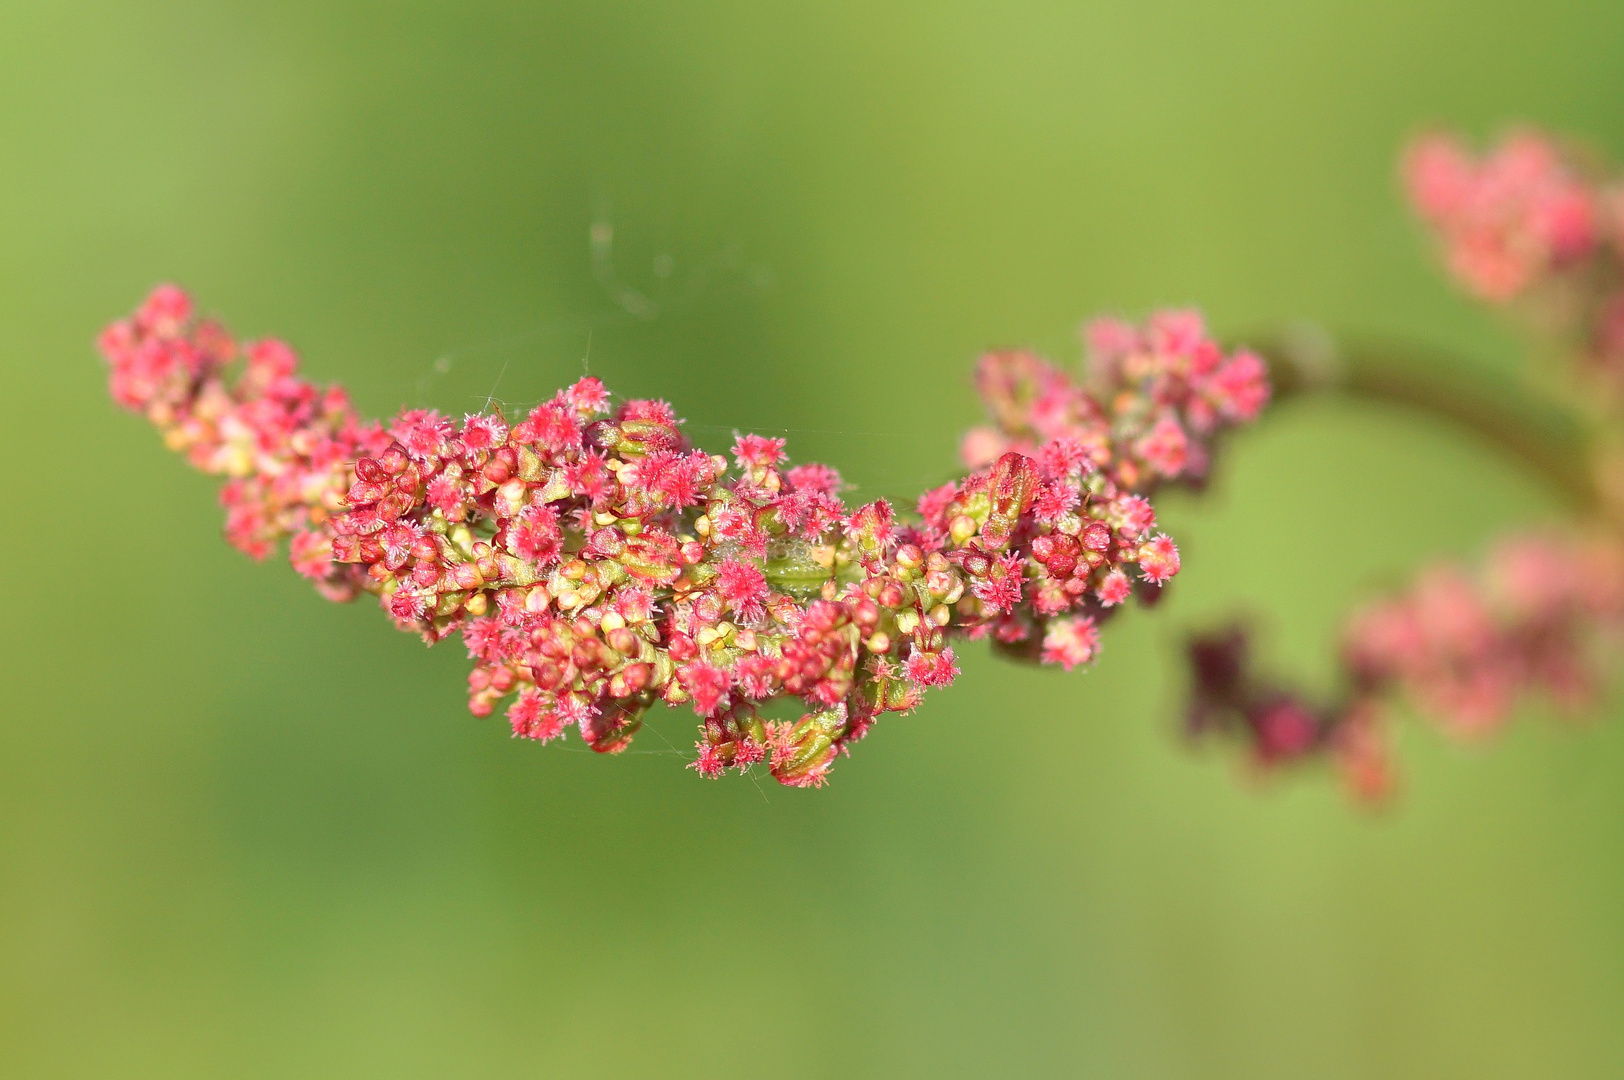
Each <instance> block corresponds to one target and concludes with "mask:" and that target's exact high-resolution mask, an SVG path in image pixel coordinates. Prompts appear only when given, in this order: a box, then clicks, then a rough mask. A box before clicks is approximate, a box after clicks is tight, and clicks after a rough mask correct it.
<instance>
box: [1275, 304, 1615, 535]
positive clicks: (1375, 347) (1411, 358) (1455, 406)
mask: <svg viewBox="0 0 1624 1080" xmlns="http://www.w3.org/2000/svg"><path fill="white" fill-rule="evenodd" d="M1256 351H1257V352H1258V355H1259V356H1261V357H1263V359H1264V360H1266V361H1267V362H1268V365H1269V377H1270V380H1271V381H1272V382H1273V384H1274V390H1275V399H1276V401H1278V402H1285V401H1290V400H1296V399H1309V398H1312V397H1313V396H1314V395H1316V394H1321V393H1337V394H1343V395H1346V396H1349V397H1354V398H1361V399H1365V400H1369V401H1375V402H1381V403H1385V404H1390V405H1398V406H1401V407H1404V408H1408V409H1411V410H1413V411H1416V412H1420V413H1423V414H1425V415H1427V416H1429V417H1441V418H1443V419H1445V420H1447V421H1449V422H1450V423H1453V424H1454V425H1456V426H1457V427H1460V428H1464V429H1465V430H1466V431H1468V432H1470V433H1471V434H1472V435H1474V436H1476V437H1477V438H1478V439H1479V440H1481V441H1482V442H1485V443H1487V444H1488V445H1490V446H1492V447H1493V448H1495V449H1496V450H1498V451H1500V452H1501V453H1503V454H1504V455H1506V456H1507V457H1509V458H1510V459H1511V460H1513V461H1514V462H1516V463H1517V464H1519V465H1521V466H1522V467H1523V468H1525V469H1528V470H1529V471H1531V472H1533V473H1534V474H1536V475H1537V476H1539V477H1540V478H1541V479H1542V480H1544V481H1545V482H1546V483H1547V484H1549V485H1550V486H1551V488H1552V489H1553V490H1555V491H1556V492H1558V493H1559V494H1560V495H1561V496H1562V498H1563V499H1564V500H1565V501H1567V502H1568V503H1570V504H1571V505H1572V506H1573V508H1574V509H1576V510H1582V511H1592V510H1595V509H1597V508H1598V505H1599V503H1600V501H1601V499H1600V495H1599V492H1598V491H1597V486H1596V481H1595V477H1594V475H1593V472H1592V467H1591V459H1590V444H1589V439H1588V437H1587V434H1586V432H1585V430H1584V427H1583V425H1582V424H1581V423H1580V421H1579V419H1578V417H1577V416H1575V415H1574V413H1573V412H1572V411H1571V410H1569V409H1566V408H1564V407H1563V406H1562V405H1561V404H1560V403H1558V402H1556V401H1554V400H1552V399H1550V398H1549V397H1547V396H1545V395H1543V394H1541V393H1539V392H1538V391H1537V390H1534V389H1533V388H1530V387H1528V386H1525V385H1523V384H1520V383H1517V382H1514V381H1512V380H1510V379H1507V378H1504V377H1503V376H1500V375H1498V374H1497V373H1495V372H1493V371H1488V370H1484V369H1483V368H1481V367H1479V366H1476V365H1470V364H1467V363H1466V362H1464V361H1462V360H1460V359H1458V358H1456V357H1454V356H1451V355H1449V354H1448V353H1445V352H1442V351H1440V350H1436V349H1431V348H1427V347H1422V346H1416V345H1414V344H1401V343H1397V342H1390V341H1381V340H1376V339H1366V340H1362V341H1361V340H1357V339H1355V340H1351V341H1342V342H1337V343H1335V344H1333V343H1332V342H1331V341H1330V340H1329V339H1328V338H1326V337H1324V336H1323V335H1321V334H1317V333H1315V334H1309V333H1299V334H1288V335H1283V336H1280V337H1277V338H1275V339H1274V341H1273V342H1272V343H1270V344H1267V345H1265V346H1263V347H1262V348H1259V349H1257V350H1256Z"/></svg>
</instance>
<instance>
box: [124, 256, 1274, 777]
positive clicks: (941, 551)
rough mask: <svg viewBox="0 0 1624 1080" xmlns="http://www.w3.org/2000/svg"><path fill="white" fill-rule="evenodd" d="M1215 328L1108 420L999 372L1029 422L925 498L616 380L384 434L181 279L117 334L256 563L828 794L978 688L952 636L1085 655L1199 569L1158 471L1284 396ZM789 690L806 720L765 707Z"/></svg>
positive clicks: (601, 724)
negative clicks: (873, 492) (365, 600)
mask: <svg viewBox="0 0 1624 1080" xmlns="http://www.w3.org/2000/svg"><path fill="white" fill-rule="evenodd" d="M1158 327H1159V328H1158ZM1198 327H1199V320H1198V319H1197V320H1195V321H1194V322H1193V323H1192V321H1191V317H1188V316H1179V317H1178V318H1177V319H1174V320H1172V321H1171V322H1169V323H1168V324H1167V325H1166V326H1161V324H1158V323H1154V322H1153V324H1152V329H1151V330H1149V331H1146V335H1145V337H1144V341H1146V342H1154V343H1155V344H1154V346H1153V347H1154V349H1155V350H1158V351H1156V352H1155V353H1154V356H1153V357H1145V356H1140V355H1139V354H1138V353H1125V354H1124V355H1123V356H1122V357H1119V358H1118V359H1119V360H1120V364H1119V366H1120V367H1121V368H1122V370H1124V371H1125V372H1126V371H1129V370H1130V369H1131V371H1132V372H1133V374H1131V375H1125V376H1124V378H1125V379H1128V380H1129V381H1131V382H1132V385H1133V386H1135V387H1138V388H1139V390H1138V392H1140V393H1142V394H1143V395H1144V400H1143V401H1140V402H1138V403H1131V402H1128V401H1127V400H1126V398H1127V396H1128V391H1127V390H1123V391H1122V393H1120V394H1119V395H1118V398H1120V399H1121V400H1115V401H1114V403H1113V405H1112V409H1115V410H1116V411H1115V412H1114V413H1113V412H1112V411H1111V409H1101V410H1100V416H1101V417H1103V418H1106V419H1105V420H1104V423H1103V426H1097V427H1089V426H1087V425H1085V424H1081V423H1080V421H1078V419H1077V418H1078V417H1081V416H1083V415H1084V414H1085V413H1087V414H1088V415H1089V416H1092V415H1093V414H1092V413H1091V412H1089V411H1088V410H1090V409H1094V408H1096V407H1095V406H1093V405H1091V404H1088V403H1090V402H1092V401H1093V400H1094V399H1093V398H1092V397H1091V396H1089V394H1090V392H1088V391H1081V390H1078V391H1076V392H1075V395H1074V398H1073V397H1068V398H1067V399H1066V400H1067V402H1068V403H1069V404H1068V405H1067V407H1068V408H1072V409H1073V413H1074V415H1073V416H1072V418H1071V419H1066V420H1064V421H1062V420H1060V419H1053V418H1045V419H1043V420H1041V421H1037V420H1033V419H1031V418H1028V419H1026V420H1020V419H1019V418H1018V417H1015V415H1014V413H1013V412H1011V409H1013V407H1014V402H1015V400H1016V398H1017V397H1018V396H1019V395H1021V394H1024V393H1025V391H1024V390H1022V389H1020V388H1019V387H1018V386H1016V385H1014V382H1012V380H1017V381H1018V380H1019V379H1023V378H1027V377H1028V375H1029V373H1026V374H1023V372H1024V371H1025V369H1021V370H1017V369H1016V367H1018V366H1019V365H1017V366H1016V367H1010V366H1009V365H1008V364H1006V363H1004V362H1003V361H984V362H983V366H982V371H981V373H980V381H981V384H982V387H983V391H984V392H986V391H987V390H988V388H989V387H990V386H992V385H994V384H998V385H1000V386H1003V387H1005V389H1004V391H1003V392H1002V394H1003V396H1002V397H998V396H996V395H995V396H989V404H991V405H993V407H994V408H995V411H996V410H997V409H1000V408H1002V409H1004V411H1005V412H1006V413H1009V418H1010V423H1009V424H1008V425H1006V428H1007V430H1009V431H1010V432H1012V433H1015V434H1011V435H1010V436H1009V438H1008V439H1007V440H1006V441H1007V442H1008V445H1007V446H1005V447H1004V448H1003V449H1001V450H1000V452H999V453H998V454H996V455H994V456H993V457H992V458H990V459H989V460H987V461H985V462H980V463H977V464H976V467H975V468H974V471H972V472H971V473H970V474H969V475H967V476H965V477H964V478H963V479H962V480H960V481H958V482H956V483H953V484H948V485H945V486H944V487H942V488H938V489H936V490H934V491H931V492H927V493H926V494H925V495H924V496H922V497H921V498H920V499H919V501H918V504H917V505H916V506H914V507H895V506H892V505H891V504H890V503H889V502H887V501H885V500H877V501H874V502H869V503H866V504H863V505H859V506H848V505H847V504H846V502H845V501H844V500H843V499H842V498H841V496H840V491H841V488H842V482H841V480H840V476H839V474H838V473H837V472H836V471H835V470H834V469H832V468H830V467H828V466H826V465H819V464H801V465H795V466H791V465H790V464H789V463H788V462H787V460H786V458H785V456H784V451H785V446H784V441H783V440H781V439H771V438H763V437H761V436H757V435H749V434H746V435H740V436H738V438H737V440H736V442H735V444H734V446H733V447H732V452H731V454H730V455H728V456H722V455H713V454H710V453H707V452H706V451H704V450H702V449H699V448H697V447H695V446H693V445H692V444H691V443H690V442H689V441H688V439H687V436H686V435H685V433H684V431H683V428H682V423H681V421H680V420H679V419H678V417H677V414H676V413H675V411H674V410H673V409H672V408H671V406H669V405H668V404H666V403H664V402H660V401H647V400H631V401H623V402H620V403H619V404H616V403H615V402H614V400H613V399H612V398H611V396H610V394H609V392H608V390H607V389H606V388H605V387H604V386H603V384H602V383H601V382H599V381H598V380H597V379H595V378H592V377H587V378H583V379H581V380H580V381H578V382H577V383H575V384H574V385H573V386H570V387H567V388H565V389H564V390H561V391H559V392H558V393H557V394H556V395H554V396H553V397H552V398H551V399H550V400H548V401H545V402H543V403H542V404H540V405H538V406H536V407H535V408H534V409H532V410H530V411H529V412H528V413H527V414H525V415H522V416H512V417H509V416H506V415H504V414H503V413H502V412H501V411H500V410H493V411H489V412H483V413H478V414H471V415H468V416H465V417H463V418H462V419H461V420H457V419H454V418H452V417H449V416H444V415H442V414H440V413H438V412H435V411H432V410H423V409H413V410H406V411H403V412H401V413H400V414H399V415H397V416H396V417H395V418H394V419H393V420H391V421H390V422H388V423H387V424H377V423H366V422H363V421H361V420H360V419H358V418H357V416H356V414H355V412H354V410H353V409H352V408H351V406H350V404H349V401H348V399H347V398H346V397H345V396H344V394H343V392H342V391H340V390H337V389H321V388H318V387H316V386H314V385H312V384H310V383H308V382H306V381H304V380H303V379H302V378H300V376H299V374H298V362H297V358H296V357H295V355H294V353H293V352H292V350H291V349H289V348H288V347H287V346H286V345H283V344H282V343H280V342H260V343H255V344H249V345H246V346H239V345H238V344H237V343H235V342H234V341H233V340H232V339H231V338H230V336H229V335H228V334H227V333H226V332H225V331H224V330H223V329H222V328H221V327H219V326H218V325H217V324H215V323H212V322H209V321H204V320H199V319H197V318H196V317H195V315H194V313H193V311H192V306H191V302H190V299H189V298H188V297H187V296H186V294H185V293H184V292H182V291H180V290H179V289H176V288H174V287H172V286H165V287H162V288H160V289H158V290H156V291H155V292H154V293H153V294H152V296H151V297H149V298H148V300H147V301H146V302H145V303H144V304H143V305H142V306H141V308H140V309H138V310H137V312H136V313H135V314H134V315H133V316H132V317H131V318H129V319H126V320H122V321H120V322H118V323H115V324H114V325H113V326H112V327H110V328H109V329H108V330H107V331H106V332H105V333H104V334H103V335H102V338H101V346H102V351H103V353H104V354H105V356H106V358H107V361H108V364H109V367H110V378H111V385H112V391H113V395H114V397H115V398H116V399H117V400H118V401H119V402H120V403H121V404H123V405H124V406H126V407H127V408H130V409H132V410H135V411H138V412H140V413H142V414H144V415H145V416H147V417H148V419H149V420H151V421H152V422H153V423H154V424H156V425H157V426H158V428H159V429H160V431H161V432H162V433H163V435H164V438H165V441H166V443H167V444H168V445H169V446H170V447H171V448H173V449H176V450H179V451H181V452H183V453H185V454H186V455H187V457H188V458H189V460H191V461H192V462H193V464H195V465H197V466H198V467H199V468H201V469H203V470H205V471H207V472H211V473H216V474H220V475H223V476H225V477H227V483H226V485H225V488H224V492H223V495H222V499H223V501H224V503H225V506H226V511H227V514H226V519H227V520H226V535H227V537H228V539H230V540H231V542H232V543H233V544H235V545H236V546H238V547H240V548H242V549H243V550H245V551H247V552H249V553H250V554H252V555H254V556H255V557H256V558H262V557H264V556H265V555H267V554H268V553H269V552H270V551H271V550H273V549H274V548H275V547H276V546H277V545H278V544H279V543H280V542H281V541H282V540H284V539H286V540H288V541H289V553H290V558H291V560H292V562H293V564H294V566H295V568H296V569H297V570H298V571H299V573H301V574H303V575H304V576H306V577H307V578H310V579H311V580H312V581H314V582H315V583H316V584H317V586H318V587H319V588H320V589H321V591H322V592H323V594H324V595H326V596H329V597H331V598H333V599H350V598H353V597H355V596H357V595H359V594H361V593H367V594H370V595H373V596H375V597H376V598H377V599H378V602H379V603H380V605H381V606H382V607H383V609H384V611H385V612H386V613H387V615H388V616H389V618H390V619H392V620H393V621H394V623H395V624H396V626H398V627H399V628H401V629H403V630H408V631H411V632H414V633H417V634H420V635H421V636H422V637H423V638H424V639H425V640H426V641H428V642H430V643H433V642H438V641H441V640H444V639H445V638H448V637H450V636H452V635H456V634H460V635H461V636H462V639H463V643H464V645H465V646H466V647H467V650H468V653H469V656H470V658H471V659H472V661H473V669H472V671H471V672H470V674H469V677H468V704H469V709H470V711H472V712H473V713H474V714H475V715H477V716H487V715H490V714H492V713H493V712H495V711H496V710H497V709H498V708H499V707H500V708H504V710H505V715H506V716H507V719H508V721H509V724H510V726H511V728H512V732H513V734H514V735H515V736H516V737H520V738H527V739H533V740H537V741H541V742H546V741H549V740H552V739H555V738H559V737H561V736H563V735H564V734H565V733H566V732H567V731H568V730H569V729H571V728H573V729H575V730H577V731H578V732H579V734H580V737H581V738H582V739H583V740H584V741H585V742H586V744H587V745H588V746H590V747H592V749H594V750H597V751H599V752H602V753H611V754H612V753H617V752H619V751H621V750H624V749H625V748H626V746H627V745H628V744H629V742H630V741H631V739H632V738H633V736H634V735H635V734H636V733H637V731H638V729H639V728H640V726H641V725H642V723H643V718H644V716H645V714H646V713H647V712H648V710H649V709H650V708H651V707H652V706H653V705H654V704H656V703H662V704H665V705H667V706H687V707H690V708H692V709H693V711H694V712H695V713H696V714H697V715H698V717H699V720H700V738H699V741H698V743H697V744H696V746H697V757H696V759H695V760H694V761H693V762H692V767H693V768H694V769H696V770H697V771H698V772H699V773H700V774H701V775H704V776H717V775H720V774H721V773H723V772H725V771H726V770H728V769H731V768H737V769H748V768H750V767H752V766H754V765H757V764H761V765H764V766H765V767H766V768H767V769H768V771H770V772H771V773H772V775H773V776H774V777H776V778H777V779H778V780H779V781H781V782H782V783H784V784H787V785H791V786H802V787H817V786H821V785H822V784H823V783H824V782H825V780H826V778H827V774H828V770H829V768H830V766H831V765H832V764H833V762H834V760H835V758H836V757H838V756H839V755H840V754H841V753H843V752H846V751H847V750H848V748H849V745H850V744H851V743H853V742H855V741H857V740H859V739H861V738H862V737H863V736H864V735H865V734H866V733H867V732H868V730H869V729H870V728H871V727H872V726H873V724H874V722H875V721H876V720H877V719H878V718H879V717H880V716H881V715H882V714H884V713H887V712H898V713H905V712H908V711H911V710H912V709H914V708H915V707H917V706H918V704H919V703H920V701H921V700H922V699H923V697H924V695H925V693H926V692H927V691H929V690H931V689H935V688H937V687H943V686H947V685H950V684H951V683H952V682H953V681H954V679H955V677H956V676H957V674H958V671H959V667H958V662H957V658H956V656H955V653H954V647H953V642H955V641H956V640H959V639H964V638H968V639H977V638H983V637H985V638H989V639H991V640H992V641H993V642H994V643H996V644H997V645H998V646H999V647H1000V648H1001V649H1003V650H1005V651H1007V652H1010V653H1013V654H1015V655H1019V656H1026V657H1031V658H1033V659H1037V660H1040V661H1043V662H1046V663H1053V664H1059V665H1061V666H1063V667H1065V668H1066V669H1068V670H1069V669H1071V668H1073V667H1075V666H1077V665H1080V664H1087V663H1090V662H1092V661H1093V659H1094V658H1095V657H1096V656H1097V654H1098V652H1099V648H1100V642H1099V626H1100V625H1101V624H1102V623H1103V622H1104V621H1105V620H1106V619H1107V618H1108V617H1109V616H1110V615H1111V614H1113V613H1114V612H1115V611H1117V610H1120V608H1121V606H1122V605H1123V604H1124V602H1125V601H1126V600H1127V599H1128V598H1129V596H1130V595H1133V594H1134V593H1135V591H1138V592H1140V593H1141V595H1150V594H1153V593H1155V592H1156V591H1158V590H1159V589H1160V588H1161V587H1163V586H1164V585H1165V584H1166V582H1167V581H1169V580H1170V579H1171V578H1172V577H1173V576H1174V575H1175V574H1176V573H1177V572H1178V570H1179V554H1178V549H1177V547H1176V546H1175V544H1174V543H1173V541H1172V540H1171V539H1170V538H1168V537H1167V536H1166V535H1165V534H1163V533H1161V532H1158V531H1157V530H1156V515H1155V511H1154V509H1153V508H1152V506H1151V504H1150V502H1149V500H1148V498H1147V497H1146V492H1148V490H1149V489H1150V487H1151V486H1152V484H1151V478H1152V475H1153V470H1155V469H1161V470H1162V472H1160V473H1155V474H1154V475H1156V476H1165V477H1172V476H1179V475H1183V470H1184V468H1185V466H1187V465H1189V463H1190V462H1192V461H1194V460H1196V459H1197V458H1202V460H1204V458H1203V457H1202V456H1203V455H1204V454H1205V453H1206V449H1205V445H1206V444H1205V443H1204V442H1203V441H1202V440H1204V439H1205V438H1207V437H1208V436H1210V435H1211V433H1212V432H1213V431H1214V430H1216V427H1217V426H1218V425H1219V424H1220V423H1221V422H1228V421H1226V420H1224V419H1223V418H1229V419H1230V420H1234V419H1237V418H1241V417H1250V416H1253V415H1255V414H1256V410H1257V409H1258V408H1260V407H1261V405H1262V402H1263V401H1264V400H1266V398H1267V384H1266V383H1261V384H1260V383H1258V382H1257V381H1256V380H1260V379H1261V374H1258V373H1251V374H1248V372H1247V371H1245V370H1240V369H1237V368H1236V367H1235V364H1236V363H1237V362H1239V361H1238V360H1237V358H1236V357H1230V358H1224V357H1223V356H1221V355H1219V354H1217V353H1215V352H1213V350H1212V347H1211V345H1210V342H1207V341H1206V340H1205V338H1204V337H1202V336H1201V335H1200V333H1199V331H1198ZM1180 335H1182V336H1180ZM1137 347H1138V346H1137V345H1136V346H1135V348H1137ZM1147 347H1151V346H1147ZM1242 355H1244V354H1242ZM1158 365H1160V366H1158ZM1226 365H1227V366H1226ZM1241 367H1242V368H1244V367H1245V364H1244V362H1241ZM1032 371H1035V372H1037V374H1036V375H1032V376H1031V377H1035V378H1036V377H1041V378H1047V376H1046V375H1043V374H1042V370H1041V369H1032ZM1123 385H1124V386H1126V385H1127V383H1124V384H1123ZM1066 393H1067V394H1071V393H1072V391H1066ZM1021 400H1025V399H1024V398H1022V399H1021ZM1043 407H1044V408H1046V409H1052V408H1055V407H1057V406H1056V405H1055V403H1050V404H1049V405H1045V406H1043ZM1141 414H1143V415H1141ZM1045 416H1046V417H1047V413H1046V414H1045ZM1203 418H1204V419H1203ZM1166 424H1173V425H1175V426H1177V427H1178V428H1179V431H1180V432H1181V433H1183V432H1186V431H1187V432H1188V433H1189V434H1187V435H1186V434H1180V435H1176V436H1175V435H1174V434H1172V432H1171V430H1170V429H1167V428H1166V426H1165V425H1166ZM1039 436H1041V441H1033V440H1036V439H1038V438H1039ZM1000 437H1001V438H1002V437H1003V436H1000ZM1181 439H1182V440H1183V447H1184V448H1183V449H1182V450H1180V451H1178V453H1181V454H1183V458H1182V462H1183V464H1181V465H1180V466H1179V467H1178V468H1174V467H1173V465H1172V459H1173V457H1174V456H1175V451H1174V450H1173V449H1171V448H1170V447H1172V446H1173V444H1174V443H1178V442H1180V440H1181ZM1023 440H1024V441H1023ZM1147 440H1148V441H1147ZM1113 455H1116V456H1113ZM1203 468H1204V466H1203ZM779 699H793V700H796V701H798V702H799V703H800V706H801V708H802V709H804V712H803V715H802V716H801V718H800V719H799V720H796V721H782V720H776V719H767V718H766V717H765V714H764V712H763V710H764V709H767V707H768V706H769V705H771V704H772V703H774V702H776V701H778V700H779ZM504 703H505V704H504ZM770 711H776V710H770Z"/></svg>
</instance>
